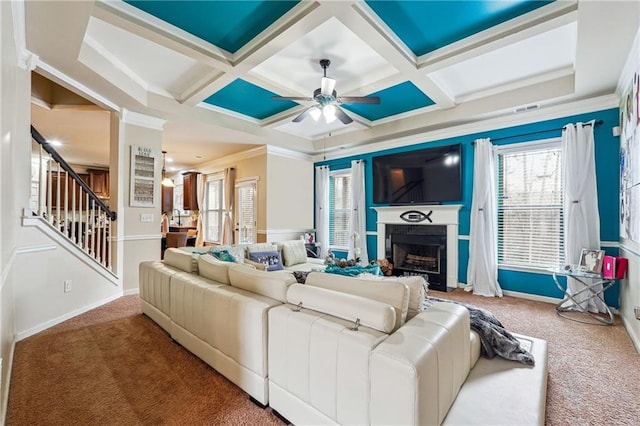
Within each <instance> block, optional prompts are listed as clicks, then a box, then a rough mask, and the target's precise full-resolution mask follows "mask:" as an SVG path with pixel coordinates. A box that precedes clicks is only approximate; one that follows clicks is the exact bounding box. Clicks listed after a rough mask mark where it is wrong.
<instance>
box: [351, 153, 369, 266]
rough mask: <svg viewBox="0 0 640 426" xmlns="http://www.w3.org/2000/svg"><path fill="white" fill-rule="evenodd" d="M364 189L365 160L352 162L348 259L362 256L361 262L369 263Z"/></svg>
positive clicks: (363, 263)
mask: <svg viewBox="0 0 640 426" xmlns="http://www.w3.org/2000/svg"><path fill="white" fill-rule="evenodd" d="M364 191H365V189H364V161H362V160H354V161H352V162H351V226H350V228H349V230H350V235H351V241H350V244H349V254H348V255H347V258H348V259H356V258H358V257H359V258H360V263H361V264H362V265H366V264H368V263H369V254H368V253H367V210H366V208H367V207H366V205H365V198H364V196H365V192H364Z"/></svg>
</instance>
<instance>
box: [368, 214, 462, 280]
mask: <svg viewBox="0 0 640 426" xmlns="http://www.w3.org/2000/svg"><path fill="white" fill-rule="evenodd" d="M371 208H372V209H374V210H375V211H376V212H377V213H378V222H377V223H378V257H382V256H384V253H385V251H386V250H385V237H386V225H412V226H415V225H425V226H429V225H446V227H447V288H456V287H457V286H458V223H459V220H458V213H459V211H460V209H461V208H462V205H461V204H443V205H440V204H438V205H426V206H424V205H423V206H412V205H407V206H389V207H371ZM407 212H418V214H416V215H413V217H414V218H415V219H414V220H411V218H409V220H407V219H403V217H402V216H403V214H404V215H405V217H407V215H406V213H407ZM420 214H421V215H422V216H420ZM421 218H422V220H419V221H418V219H421Z"/></svg>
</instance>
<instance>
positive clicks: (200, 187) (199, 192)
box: [196, 173, 207, 247]
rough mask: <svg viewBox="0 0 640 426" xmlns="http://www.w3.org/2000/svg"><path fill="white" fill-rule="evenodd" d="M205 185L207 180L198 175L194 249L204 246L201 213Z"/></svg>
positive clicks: (203, 176)
mask: <svg viewBox="0 0 640 426" xmlns="http://www.w3.org/2000/svg"><path fill="white" fill-rule="evenodd" d="M206 184H207V178H206V176H205V175H203V174H202V173H200V174H199V175H198V185H197V193H196V197H197V199H198V206H199V207H200V210H198V221H197V222H196V231H197V234H196V235H197V236H196V247H202V246H203V245H204V224H203V223H202V211H203V210H204V191H205V187H206Z"/></svg>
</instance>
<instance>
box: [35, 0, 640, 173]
mask: <svg viewBox="0 0 640 426" xmlns="http://www.w3.org/2000/svg"><path fill="white" fill-rule="evenodd" d="M26 15H27V48H28V49H29V50H31V51H32V52H34V53H35V54H37V55H38V56H39V58H40V61H41V62H40V67H39V68H38V69H37V70H36V71H37V72H41V73H42V74H43V75H46V76H47V77H49V78H52V79H57V80H60V79H66V80H67V83H66V84H73V83H68V82H75V83H76V84H77V83H80V84H81V85H82V86H83V87H85V88H90V89H91V93H90V94H89V96H88V97H89V98H90V99H92V100H93V101H95V102H96V103H98V104H100V105H101V106H104V107H107V108H114V107H116V108H127V109H130V110H132V111H137V112H141V113H144V114H149V115H152V116H157V117H161V118H165V119H167V120H168V121H167V126H168V129H170V130H169V131H168V132H167V134H166V135H165V137H164V141H163V145H164V148H165V149H167V150H168V151H169V152H172V151H173V152H175V153H180V154H178V155H177V156H176V157H177V160H178V161H179V162H180V163H181V164H184V165H185V166H190V165H193V164H197V163H198V162H201V161H202V158H203V157H204V158H205V159H210V158H212V157H213V156H214V155H217V153H219V152H222V151H224V152H225V153H231V152H233V151H240V150H244V149H247V147H252V146H255V145H258V144H266V143H268V144H272V145H277V146H280V147H283V148H288V149H293V150H296V151H300V152H304V153H311V154H312V153H318V152H320V151H321V150H326V149H327V148H328V149H334V148H337V147H345V146H358V145H363V144H368V143H372V142H378V141H383V140H390V139H395V138H401V137H403V136H404V135H407V134H412V133H414V134H415V133H423V132H425V131H429V130H437V129H443V128H447V127H451V126H455V125H458V124H463V123H469V122H474V121H479V120H485V119H487V118H489V117H499V116H506V115H510V114H515V113H516V112H515V111H516V110H519V109H528V110H534V109H538V110H539V109H544V108H549V107H552V106H554V105H558V104H561V103H566V102H572V101H579V100H584V99H590V98H596V97H601V96H605V95H611V94H613V93H614V92H615V88H616V83H617V80H618V77H619V75H620V72H621V70H622V67H623V65H624V61H625V59H626V55H627V54H628V52H629V48H630V46H631V43H632V40H633V37H634V35H635V33H636V31H637V28H638V16H639V15H640V10H639V6H638V2H629V1H620V2H618V1H525V0H508V1H507V0H504V1H502V0H473V1H469V0H467V1H333V0H319V1H262V0H261V1H148V0H145V1H126V2H125V1H96V2H87V1H85V2H56V1H48V2H27V3H26ZM323 58H326V59H329V60H330V61H331V65H330V67H329V68H328V69H327V76H328V77H331V78H334V79H335V80H336V91H337V93H338V96H377V97H379V98H380V103H379V104H340V107H341V108H343V110H344V111H345V112H346V113H347V114H348V115H349V116H350V117H351V118H353V119H354V122H353V123H351V124H349V125H344V124H342V123H341V122H340V121H339V120H335V121H333V122H332V123H326V122H325V120H324V119H323V118H320V120H319V121H317V122H316V121H314V120H313V119H312V118H311V117H307V118H305V119H304V120H303V121H302V122H299V123H293V122H292V119H293V118H295V117H297V116H298V115H299V114H300V113H302V112H303V111H305V110H306V109H307V108H309V107H310V106H312V105H313V104H314V103H313V102H308V101H298V102H293V101H280V100H272V99H271V97H272V96H287V97H288V96H294V97H310V96H312V94H313V91H314V90H315V89H317V88H319V87H320V80H321V77H322V76H323V70H322V68H321V67H320V65H319V60H320V59H323ZM74 90H77V88H76V89H74ZM84 95H85V96H87V94H86V93H84ZM329 135H330V136H329ZM218 150H220V151H218ZM196 152H197V155H199V156H200V157H201V158H200V159H197V158H195V157H196V155H195V153H196ZM198 160H199V161H198Z"/></svg>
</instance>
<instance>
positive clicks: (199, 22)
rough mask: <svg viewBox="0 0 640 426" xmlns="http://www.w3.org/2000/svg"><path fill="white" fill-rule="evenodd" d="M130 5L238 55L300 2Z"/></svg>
mask: <svg viewBox="0 0 640 426" xmlns="http://www.w3.org/2000/svg"><path fill="white" fill-rule="evenodd" d="M125 1H126V2H127V3H129V4H130V5H132V6H134V7H136V8H138V9H140V10H143V11H145V12H147V13H148V14H150V15H153V16H155V17H156V18H159V19H162V20H163V21H165V22H168V23H170V24H171V25H174V26H176V27H178V28H180V29H181V30H184V31H186V32H188V33H191V34H193V35H194V36H196V37H199V38H201V39H202V40H205V41H207V42H209V43H211V44H214V45H216V46H218V47H220V48H222V49H224V50H226V51H228V52H231V53H235V52H236V51H238V50H239V49H240V48H241V47H242V46H244V45H245V44H247V43H248V42H249V41H251V40H252V39H253V38H254V37H255V36H257V35H258V34H260V33H261V32H262V31H263V30H264V29H265V28H267V27H268V26H269V25H271V24H272V23H274V22H275V21H276V20H277V19H278V18H280V17H281V16H282V15H284V14H285V13H286V12H288V11H289V10H290V9H291V8H292V7H293V6H295V5H296V4H297V3H298V1H297V0H296V1H293V0H284V1H282V0H280V1H275V0H274V1H271V0H261V1H228V0H227V1H222V0H216V1H205V0H199V1H198V0H197V1H192V0H188V1H157V0H155V1H153V0H125Z"/></svg>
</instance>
